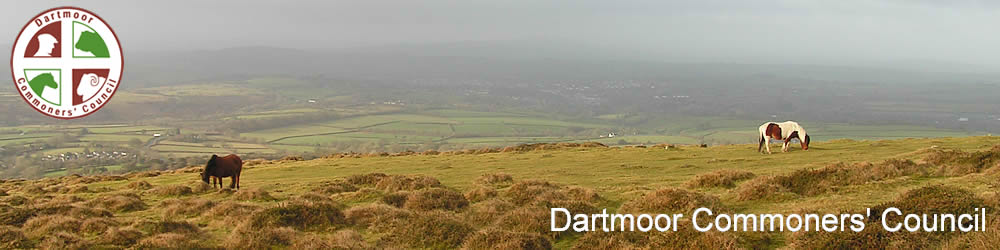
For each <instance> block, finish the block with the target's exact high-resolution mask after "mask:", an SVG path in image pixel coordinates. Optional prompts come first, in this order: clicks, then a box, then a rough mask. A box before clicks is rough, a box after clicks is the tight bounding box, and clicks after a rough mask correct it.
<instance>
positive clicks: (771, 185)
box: [736, 176, 797, 201]
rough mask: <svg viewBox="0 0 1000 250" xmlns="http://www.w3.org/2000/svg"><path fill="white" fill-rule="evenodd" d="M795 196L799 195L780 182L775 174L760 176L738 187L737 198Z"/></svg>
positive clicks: (743, 199)
mask: <svg viewBox="0 0 1000 250" xmlns="http://www.w3.org/2000/svg"><path fill="white" fill-rule="evenodd" d="M795 197H797V195H796V194H794V193H792V192H790V191H788V188H786V187H784V186H782V185H781V184H779V183H778V181H776V180H775V177H774V176H758V177H757V178H754V179H752V180H750V181H747V182H746V183H743V185H740V187H739V188H738V189H736V199H737V200H740V201H751V200H763V201H782V200H788V199H792V198H795Z"/></svg>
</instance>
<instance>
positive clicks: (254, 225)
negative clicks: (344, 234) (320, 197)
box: [246, 201, 345, 230]
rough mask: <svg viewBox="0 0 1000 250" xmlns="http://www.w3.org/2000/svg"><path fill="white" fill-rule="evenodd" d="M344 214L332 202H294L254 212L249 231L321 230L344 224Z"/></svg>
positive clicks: (247, 223) (248, 227)
mask: <svg viewBox="0 0 1000 250" xmlns="http://www.w3.org/2000/svg"><path fill="white" fill-rule="evenodd" d="M344 222H345V219H344V213H343V212H341V210H340V208H339V206H338V205H336V204H334V203H330V202H309V201H293V202H288V203H283V204H278V205H276V206H273V207H269V208H266V209H264V210H260V211H257V212H254V213H253V214H251V215H250V218H249V219H248V220H247V222H246V227H247V229H251V230H253V229H261V228H273V227H292V228H295V229H298V230H313V229H316V230H319V229H326V228H329V227H336V226H338V225H342V224H344Z"/></svg>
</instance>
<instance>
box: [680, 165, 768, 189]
mask: <svg viewBox="0 0 1000 250" xmlns="http://www.w3.org/2000/svg"><path fill="white" fill-rule="evenodd" d="M754 176H755V175H754V174H753V173H751V172H748V171H742V170H730V169H725V170H719V171H715V172H711V173H707V174H703V175H699V176H697V177H695V178H694V179H692V180H691V181H688V182H687V187H688V188H714V187H720V188H733V187H735V186H736V182H739V181H743V180H748V179H751V178H753V177H754Z"/></svg>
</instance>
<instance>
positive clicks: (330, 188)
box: [312, 181, 358, 195]
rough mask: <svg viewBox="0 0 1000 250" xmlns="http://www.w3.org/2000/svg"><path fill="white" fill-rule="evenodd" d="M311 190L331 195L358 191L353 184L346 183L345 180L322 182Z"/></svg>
mask: <svg viewBox="0 0 1000 250" xmlns="http://www.w3.org/2000/svg"><path fill="white" fill-rule="evenodd" d="M312 191H313V192H319V193H324V194H327V195H331V194H339V193H343V192H354V191H358V187H357V186H354V184H351V183H348V182H347V181H334V182H323V183H321V184H320V185H319V187H316V188H314V189H313V190H312Z"/></svg>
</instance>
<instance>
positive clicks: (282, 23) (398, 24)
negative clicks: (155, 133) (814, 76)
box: [0, 1, 1000, 73]
mask: <svg viewBox="0 0 1000 250" xmlns="http://www.w3.org/2000/svg"><path fill="white" fill-rule="evenodd" d="M186 3H187V5H185V4H183V3H178V2H169V3H142V4H139V3H133V2H124V1H98V2H86V3H81V2H62V1H53V2H30V3H26V2H14V3H10V4H12V5H13V8H3V10H0V15H2V16H3V18H2V19H0V20H2V21H0V34H6V35H7V36H8V37H14V36H15V35H16V33H17V31H18V30H19V29H20V28H21V27H22V26H23V25H24V23H25V20H26V19H28V18H30V17H31V16H33V15H35V14H37V13H38V12H40V11H42V10H45V9H48V8H52V7H56V6H63V5H76V6H79V7H83V8H87V9H91V10H93V11H95V12H96V13H98V14H99V15H101V17H103V18H106V19H107V21H108V22H109V23H111V25H112V26H113V27H114V28H115V31H116V33H117V35H118V36H119V38H120V40H121V43H122V45H123V48H124V49H125V50H126V53H129V52H132V53H146V52H169V51H201V50H208V51H211V50H222V49H229V48H244V47H258V46H263V47H273V48H289V49H296V50H303V51H350V50H362V51H364V50H377V49H385V50H387V51H393V50H394V49H396V48H420V47H436V48H440V51H447V49H448V46H456V47H459V49H461V51H469V47H472V48H475V47H476V46H480V47H481V48H483V49H484V50H490V49H494V48H496V47H500V48H503V49H504V50H505V51H521V53H524V54H526V55H532V54H536V53H537V54H538V57H553V58H559V57H567V58H570V59H587V60H596V61H602V60H603V61H607V60H626V61H633V60H639V61H654V62H672V63H688V62H691V63H736V64H791V65H838V66H861V67H884V68H898V67H897V66H902V67H904V68H908V69H919V70H926V71H956V72H978V73H993V72H998V70H997V69H998V68H1000V59H994V58H988V57H982V56H981V55H984V54H991V53H989V52H988V49H990V48H992V47H993V46H992V44H995V43H996V42H997V41H1000V36H997V35H990V32H988V31H989V30H991V29H992V27H991V25H990V24H991V23H997V22H998V21H1000V17H998V16H1000V15H996V14H997V13H998V11H1000V5H995V4H990V3H988V2H981V1H959V2H955V3H936V2H932V1H916V2H913V1H879V2H861V1H857V2H849V3H844V2H839V3H809V2H786V1H750V2H729V1H699V2H686V1H665V2H645V1H629V2H615V3H602V2H596V1H583V2H580V1H576V2H565V3H557V2H549V3H536V2H531V1H516V2H503V3H493V2H487V1H422V2H419V3H418V2H393V3H370V2H363V1H336V2H314V1H308V2H294V3H284V2H281V3H279V2H266V1H265V2H238V3H237V2H228V1H223V2H209V3H201V2H198V3H195V2H186ZM150 4H151V5H153V6H149V5H150ZM486 10H489V11H486ZM931 17H932V18H931ZM291 27H294V28H291ZM303 31H307V32H303ZM0 44H3V45H7V46H9V44H10V42H0ZM560 50H561V51H560ZM573 56H575V57H573Z"/></svg>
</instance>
